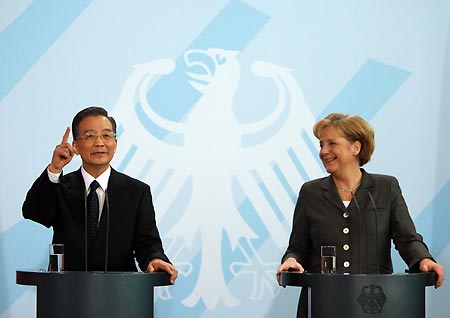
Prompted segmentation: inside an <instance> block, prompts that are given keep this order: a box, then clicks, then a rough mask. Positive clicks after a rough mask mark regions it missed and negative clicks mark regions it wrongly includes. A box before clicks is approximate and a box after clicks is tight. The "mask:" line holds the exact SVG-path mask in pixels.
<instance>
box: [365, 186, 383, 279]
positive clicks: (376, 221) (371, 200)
mask: <svg viewBox="0 0 450 318" xmlns="http://www.w3.org/2000/svg"><path fill="white" fill-rule="evenodd" d="M367 192H368V193H369V198H370V202H372V205H373V208H374V210H375V253H376V258H377V263H376V264H377V274H379V273H380V270H379V267H378V213H377V206H376V205H375V200H374V199H373V196H372V193H370V191H369V190H367Z"/></svg>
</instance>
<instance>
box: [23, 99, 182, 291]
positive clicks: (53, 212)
mask: <svg viewBox="0 0 450 318" xmlns="http://www.w3.org/2000/svg"><path fill="white" fill-rule="evenodd" d="M69 133H70V128H69V127H67V129H66V131H65V133H64V136H63V138H62V142H61V143H60V144H59V145H57V146H56V148H55V150H54V152H53V156H52V160H51V163H50V164H49V165H48V167H47V168H46V169H45V171H44V172H43V173H42V174H41V175H40V176H39V178H38V179H37V180H36V181H35V182H34V184H33V185H32V187H31V189H30V190H29V191H28V193H27V196H26V199H25V202H24V204H23V207H22V211H23V216H24V217H25V218H27V219H31V220H33V221H36V222H38V223H40V224H42V225H44V226H46V227H53V243H62V244H64V248H65V251H64V254H65V255H64V256H65V269H66V270H75V271H76V270H84V269H85V267H86V264H87V269H88V270H103V269H104V268H105V262H106V259H107V266H108V270H111V271H136V265H135V259H136V260H137V262H138V264H139V267H140V269H141V270H142V271H149V272H154V271H157V270H164V271H166V272H167V273H169V275H170V281H171V283H174V282H175V279H176V278H177V275H178V272H177V270H176V269H175V267H174V266H173V265H172V264H171V263H170V261H169V259H168V258H167V256H166V255H165V254H164V250H163V247H162V243H161V239H160V236H159V232H158V229H157V226H156V221H155V211H154V208H153V202H152V196H151V192H150V187H149V186H148V185H146V184H145V183H143V182H141V181H139V180H136V179H133V178H131V177H129V176H127V175H125V174H122V173H120V172H117V171H116V170H114V169H112V168H111V166H110V162H111V160H112V158H113V157H114V153H115V151H116V147H117V139H116V123H115V121H114V119H113V118H112V117H109V116H108V113H107V112H106V110H104V109H103V108H100V107H89V108H86V109H84V110H82V111H80V112H79V113H78V114H77V115H76V116H75V117H74V119H73V121H72V134H73V142H72V144H70V143H69V142H68V138H69ZM74 155H80V156H81V160H82V167H81V168H80V169H78V170H77V171H74V172H71V173H69V174H67V175H63V173H62V169H63V167H64V166H66V165H67V164H68V163H69V162H70V161H71V160H72V158H73V156H74ZM91 183H94V184H97V188H94V189H92V188H91V187H90V186H91ZM91 189H92V190H91ZM90 192H92V193H91V195H94V194H95V195H96V198H98V200H97V199H95V200H97V206H98V216H97V215H95V214H94V221H93V224H94V225H93V227H94V228H95V230H94V231H93V232H92V229H88V226H87V223H88V222H87V218H89V216H88V215H87V214H88V213H86V211H87V207H86V205H87V204H88V203H87V201H89V200H87V198H89V193H90ZM94 210H97V209H94ZM86 229H88V232H89V233H86ZM86 238H87V240H86ZM107 242H108V246H109V247H108V255H107V258H106V255H105V253H106V245H107ZM86 256H87V259H86Z"/></svg>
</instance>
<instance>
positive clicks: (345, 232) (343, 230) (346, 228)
mask: <svg viewBox="0 0 450 318" xmlns="http://www.w3.org/2000/svg"><path fill="white" fill-rule="evenodd" d="M349 232H350V230H349V228H348V227H344V228H343V229H342V233H344V234H348V233H349Z"/></svg>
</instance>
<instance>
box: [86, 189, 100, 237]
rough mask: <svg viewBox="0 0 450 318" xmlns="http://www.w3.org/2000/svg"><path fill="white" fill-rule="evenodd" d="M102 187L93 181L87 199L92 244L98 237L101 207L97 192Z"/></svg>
mask: <svg viewBox="0 0 450 318" xmlns="http://www.w3.org/2000/svg"><path fill="white" fill-rule="evenodd" d="M99 186H100V185H99V184H98V182H97V181H95V180H94V181H92V183H91V185H90V186H89V188H90V191H89V194H88V197H87V204H88V212H89V230H90V234H91V239H92V242H94V241H95V236H96V235H97V228H98V214H99V210H100V205H99V202H98V195H97V192H96V191H95V190H97V188H98V187H99Z"/></svg>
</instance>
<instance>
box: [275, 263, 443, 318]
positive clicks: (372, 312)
mask: <svg viewBox="0 0 450 318" xmlns="http://www.w3.org/2000/svg"><path fill="white" fill-rule="evenodd" d="M434 283H435V273H417V274H373V275H363V274H355V275H341V274H313V273H303V274H302V273H298V272H282V273H281V285H282V286H298V287H303V288H308V308H309V310H308V312H309V315H310V317H312V318H329V317H346V318H365V317H367V318H369V317H371V318H374V317H376V318H397V317H408V318H424V317H425V287H426V286H432V285H434Z"/></svg>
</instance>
